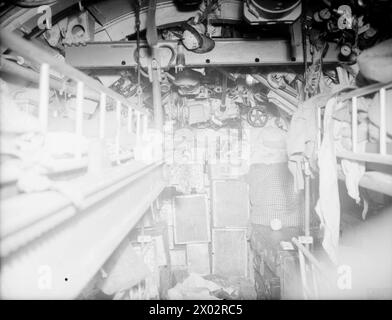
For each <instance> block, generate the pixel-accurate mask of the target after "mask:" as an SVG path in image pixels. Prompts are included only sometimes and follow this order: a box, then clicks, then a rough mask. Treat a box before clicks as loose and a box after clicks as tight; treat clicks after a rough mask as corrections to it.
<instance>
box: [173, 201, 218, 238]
mask: <svg viewBox="0 0 392 320" xmlns="http://www.w3.org/2000/svg"><path fill="white" fill-rule="evenodd" d="M208 212H209V210H208V203H207V196H206V195H204V194H195V195H186V196H177V197H176V198H175V213H174V240H175V243H176V244H187V243H200V242H210V240H211V236H210V217H209V214H208Z"/></svg>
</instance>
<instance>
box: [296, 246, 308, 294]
mask: <svg viewBox="0 0 392 320" xmlns="http://www.w3.org/2000/svg"><path fill="white" fill-rule="evenodd" d="M298 258H299V268H300V272H301V282H302V292H303V295H304V299H305V300H307V299H308V283H307V279H306V270H305V268H306V264H305V257H304V254H303V253H302V251H301V250H299V249H298Z"/></svg>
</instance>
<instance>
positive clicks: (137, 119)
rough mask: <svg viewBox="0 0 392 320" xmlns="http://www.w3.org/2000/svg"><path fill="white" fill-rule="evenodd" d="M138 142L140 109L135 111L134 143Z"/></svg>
mask: <svg viewBox="0 0 392 320" xmlns="http://www.w3.org/2000/svg"><path fill="white" fill-rule="evenodd" d="M139 142H140V111H136V143H139Z"/></svg>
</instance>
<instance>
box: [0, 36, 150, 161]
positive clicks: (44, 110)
mask: <svg viewBox="0 0 392 320" xmlns="http://www.w3.org/2000/svg"><path fill="white" fill-rule="evenodd" d="M0 39H1V43H2V45H3V46H5V47H8V48H9V49H11V50H13V51H15V52H16V53H17V54H19V55H21V56H22V57H24V58H26V60H31V61H32V62H35V63H37V64H38V65H40V75H39V91H40V99H39V115H38V117H39V120H40V126H41V132H42V133H43V134H45V133H46V132H47V127H48V108H49V87H50V81H51V79H50V69H53V70H55V71H57V72H58V73H60V74H62V75H64V76H65V77H66V78H67V79H70V80H73V81H75V82H76V90H72V91H74V92H75V91H76V120H75V122H76V132H75V133H76V134H77V135H78V136H80V137H82V135H83V128H82V123H83V102H84V98H85V87H87V88H88V89H90V90H92V91H95V92H96V93H98V94H99V96H100V99H99V101H100V102H99V107H100V114H99V124H100V126H99V138H101V139H104V138H105V113H106V104H107V100H109V99H110V100H112V103H115V106H116V113H117V115H118V116H117V124H116V125H117V131H118V134H117V139H119V128H120V121H121V118H120V113H121V108H122V107H125V108H126V109H127V110H128V115H129V116H128V132H131V131H132V130H134V131H135V133H136V136H137V139H138V140H139V139H140V136H141V135H142V134H143V133H145V132H146V131H147V128H148V112H147V111H146V110H145V109H142V108H141V107H139V106H135V105H131V103H130V102H129V101H128V100H127V99H125V98H124V97H123V96H121V95H120V94H118V93H116V92H114V91H113V90H111V89H109V88H107V87H105V86H103V85H102V84H101V83H99V82H98V81H97V80H94V79H92V78H90V77H89V76H87V75H86V74H84V73H83V72H81V71H79V70H77V69H75V68H73V67H71V66H69V65H67V64H66V63H64V62H62V61H60V60H58V59H57V58H55V57H54V56H52V55H51V54H49V53H48V52H46V51H45V50H44V49H42V48H39V47H37V46H36V45H34V44H32V43H31V42H29V41H27V40H24V39H23V38H21V37H20V36H18V35H16V34H14V33H11V32H7V31H4V30H3V31H0ZM52 81H53V80H52ZM64 84H65V81H64ZM64 88H66V87H65V86H64ZM90 95H91V93H90ZM133 114H135V116H136V128H132V121H133V119H132V115H133ZM141 117H143V119H141ZM116 154H117V156H119V141H116ZM75 156H76V157H77V158H80V157H81V154H80V150H79V151H76V154H75Z"/></svg>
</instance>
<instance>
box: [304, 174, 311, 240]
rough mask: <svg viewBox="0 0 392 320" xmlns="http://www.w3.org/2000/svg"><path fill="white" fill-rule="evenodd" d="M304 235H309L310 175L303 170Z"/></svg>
mask: <svg viewBox="0 0 392 320" xmlns="http://www.w3.org/2000/svg"><path fill="white" fill-rule="evenodd" d="M305 236H306V237H308V236H310V177H309V175H308V174H306V172H305Z"/></svg>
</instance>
